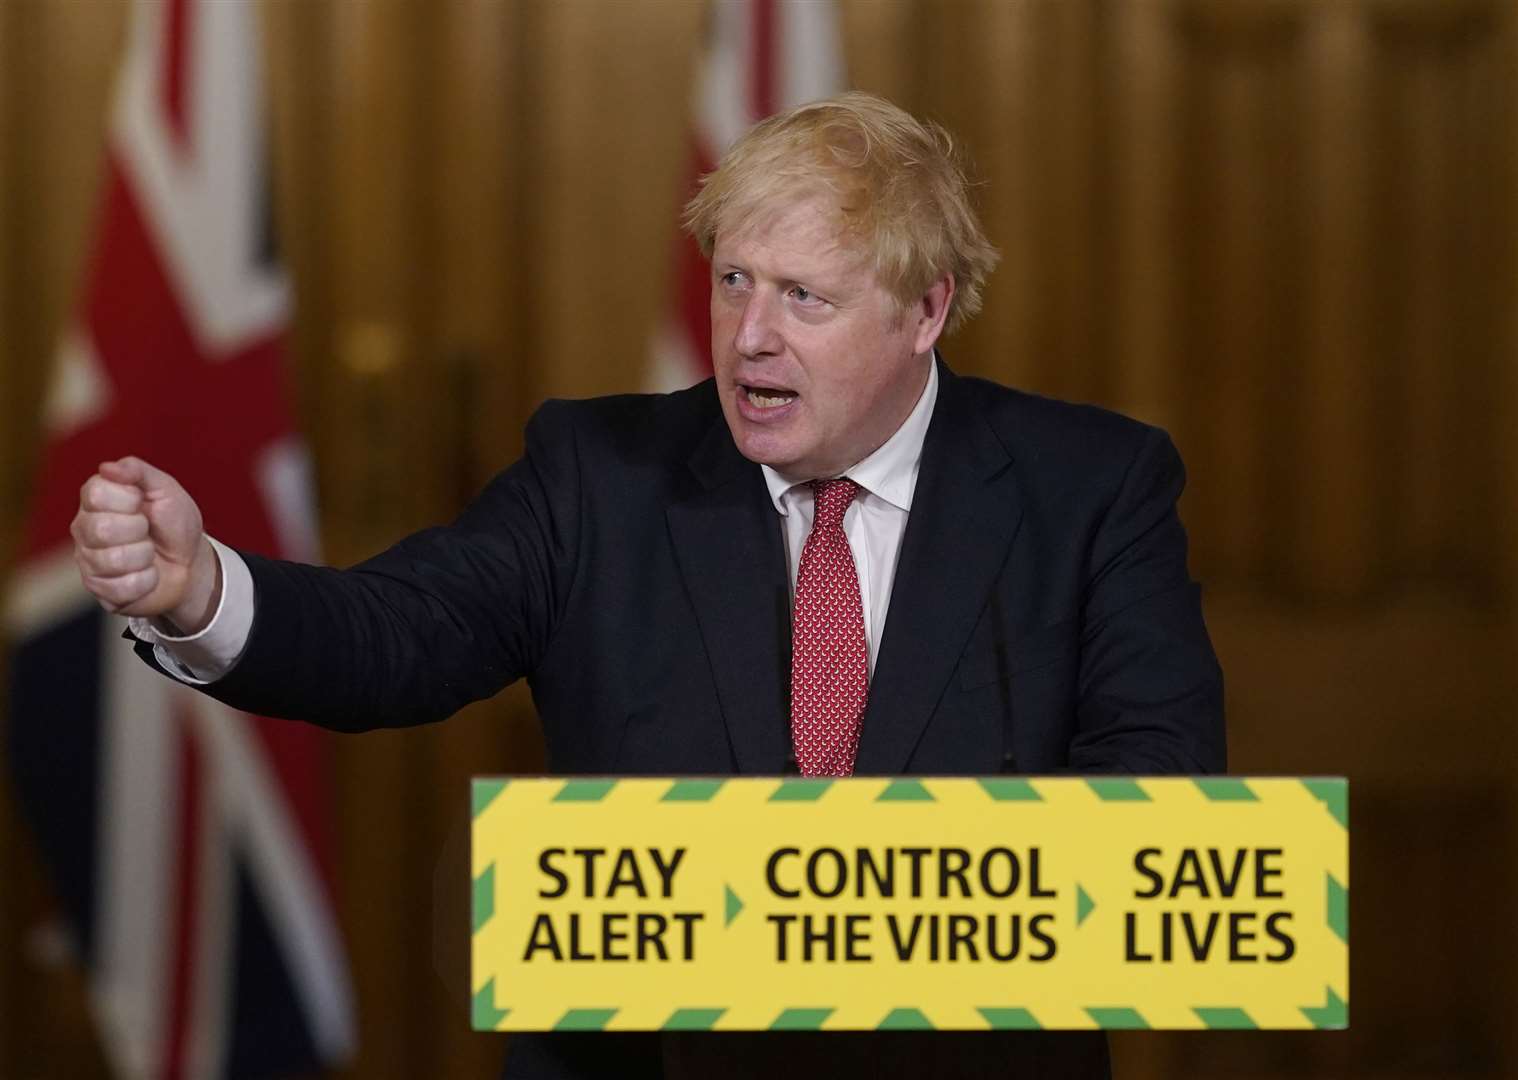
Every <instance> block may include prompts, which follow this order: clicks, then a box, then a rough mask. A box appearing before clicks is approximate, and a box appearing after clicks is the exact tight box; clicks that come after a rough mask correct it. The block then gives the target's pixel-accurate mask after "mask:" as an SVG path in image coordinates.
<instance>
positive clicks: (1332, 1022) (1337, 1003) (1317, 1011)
mask: <svg viewBox="0 0 1518 1080" xmlns="http://www.w3.org/2000/svg"><path fill="white" fill-rule="evenodd" d="M1324 990H1325V991H1326V992H1327V995H1328V1000H1327V1001H1326V1002H1324V1004H1322V1005H1304V1006H1302V1015H1303V1016H1305V1017H1307V1019H1308V1020H1310V1021H1311V1022H1312V1026H1313V1027H1315V1028H1319V1029H1320V1030H1321V1029H1333V1030H1342V1029H1344V1028H1347V1027H1349V1005H1348V1003H1347V1002H1345V1001H1344V999H1343V998H1341V997H1339V995H1338V994H1336V993H1334V988H1333V987H1331V986H1327V987H1324Z"/></svg>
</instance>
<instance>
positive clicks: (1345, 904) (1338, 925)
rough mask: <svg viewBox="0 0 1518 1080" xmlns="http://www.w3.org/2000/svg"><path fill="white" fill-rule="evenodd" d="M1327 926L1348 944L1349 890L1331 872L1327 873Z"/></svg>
mask: <svg viewBox="0 0 1518 1080" xmlns="http://www.w3.org/2000/svg"><path fill="white" fill-rule="evenodd" d="M1328 928H1329V929H1330V930H1332V931H1333V932H1334V936H1335V937H1337V938H1338V939H1339V940H1340V941H1342V942H1344V944H1346V945H1348V944H1349V890H1348V889H1346V888H1345V887H1344V886H1343V885H1340V884H1339V881H1338V879H1337V878H1335V877H1334V876H1333V875H1332V874H1329V875H1328Z"/></svg>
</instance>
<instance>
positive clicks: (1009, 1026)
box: [975, 1006, 1043, 1031]
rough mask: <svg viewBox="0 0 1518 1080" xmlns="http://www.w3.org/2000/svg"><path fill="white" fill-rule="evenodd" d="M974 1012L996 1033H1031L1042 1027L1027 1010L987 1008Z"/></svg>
mask: <svg viewBox="0 0 1518 1080" xmlns="http://www.w3.org/2000/svg"><path fill="white" fill-rule="evenodd" d="M975 1011H976V1012H978V1013H980V1015H981V1016H984V1017H985V1018H986V1023H988V1024H990V1025H991V1027H992V1028H994V1029H995V1030H997V1031H1032V1030H1035V1029H1037V1028H1041V1027H1043V1025H1042V1024H1040V1023H1039V1022H1038V1021H1037V1020H1035V1019H1033V1014H1032V1013H1030V1012H1029V1011H1028V1010H1027V1009H1019V1008H1016V1007H990V1006H987V1007H985V1008H981V1009H976V1010H975Z"/></svg>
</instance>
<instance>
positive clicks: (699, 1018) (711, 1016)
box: [664, 1008, 727, 1031]
mask: <svg viewBox="0 0 1518 1080" xmlns="http://www.w3.org/2000/svg"><path fill="white" fill-rule="evenodd" d="M725 1012H727V1010H726V1009H725V1008H724V1009H676V1010H675V1011H674V1012H672V1013H670V1014H669V1019H668V1020H666V1021H664V1030H665V1031H710V1030H711V1029H712V1025H714V1024H715V1023H716V1022H717V1020H718V1019H719V1018H720V1017H721V1016H722V1014H723V1013H725Z"/></svg>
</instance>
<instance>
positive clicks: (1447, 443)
mask: <svg viewBox="0 0 1518 1080" xmlns="http://www.w3.org/2000/svg"><path fill="white" fill-rule="evenodd" d="M843 11H844V16H845V27H844V29H845V45H846V48H847V52H848V64H849V70H850V73H851V76H852V79H853V82H854V84H855V85H857V86H860V87H863V88H866V89H871V90H876V91H879V92H882V93H884V94H886V95H888V96H890V97H892V98H894V99H896V100H898V101H900V102H901V103H903V104H905V105H907V106H908V107H910V108H913V109H916V110H919V111H922V112H925V113H928V114H931V115H933V116H935V117H938V118H939V119H941V120H943V121H944V122H946V123H947V124H948V125H949V126H950V127H951V128H953V129H955V130H956V131H958V132H959V133H960V134H961V135H962V136H963V138H964V140H965V141H966V143H967V144H968V146H969V148H970V150H971V152H972V155H973V157H974V159H975V160H976V161H977V163H978V167H979V171H980V174H981V176H982V177H983V179H984V181H985V183H984V186H983V187H982V188H981V189H980V198H981V202H982V206H983V209H984V214H985V219H986V223H987V226H988V228H989V230H990V232H991V234H992V237H993V239H994V240H995V241H996V242H997V243H998V244H999V245H1000V246H1001V248H1002V250H1003V252H1004V254H1005V261H1004V263H1003V265H1002V267H1001V268H1000V269H999V270H998V272H997V274H996V275H995V278H994V281H993V283H992V285H991V287H990V289H989V292H988V296H987V302H986V313H985V314H984V315H983V316H982V317H981V318H980V319H979V320H978V321H977V322H975V323H974V324H972V325H971V326H970V327H968V328H967V329H966V330H965V331H964V332H963V333H962V334H961V335H960V336H959V338H958V339H957V340H952V341H949V342H948V343H947V345H946V353H947V356H948V358H949V360H950V362H951V363H952V364H954V365H955V366H956V367H957V368H958V369H960V370H962V371H969V372H974V373H978V374H983V375H988V376H991V377H994V378H998V379H1001V380H1004V381H1007V382H1011V383H1016V384H1018V385H1022V386H1026V387H1031V388H1034V389H1037V390H1041V391H1045V392H1048V393H1053V394H1058V395H1062V396H1066V397H1073V398H1082V399H1089V400H1095V401H1099V402H1102V403H1105V404H1109V405H1111V406H1113V407H1116V408H1119V409H1123V410H1126V411H1129V412H1132V413H1135V414H1137V415H1138V416H1140V417H1143V418H1145V419H1148V420H1151V421H1154V422H1157V423H1161V424H1164V425H1165V426H1166V427H1168V428H1169V429H1170V430H1171V431H1172V432H1173V433H1174V435H1175V436H1176V439H1177V441H1178V443H1179V445H1180V447H1181V449H1182V452H1183V454H1184V455H1185V457H1186V460H1187V461H1188V463H1189V465H1190V468H1191V475H1192V484H1191V488H1190V491H1189V493H1188V495H1187V496H1186V501H1185V504H1184V510H1185V515H1186V518H1187V521H1188V524H1189V526H1190V528H1191V531H1192V535H1193V540H1194V562H1195V570H1196V573H1197V574H1198V576H1199V577H1201V578H1202V579H1203V581H1204V582H1205V583H1206V584H1207V586H1208V589H1209V594H1208V597H1209V598H1208V614H1209V620H1210V623H1211V625H1212V628H1213V631H1214V635H1215V637H1216V639H1217V643H1218V646H1219V651H1220V653H1221V654H1222V657H1223V662H1224V667H1225V670H1226V672H1227V674H1228V679H1229V703H1230V704H1229V707H1230V726H1231V741H1232V764H1233V766H1234V768H1235V770H1236V771H1242V772H1272V771H1281V772H1287V771H1290V772H1315V773H1340V772H1342V773H1347V774H1348V775H1349V776H1350V777H1351V778H1352V781H1353V784H1354V787H1353V790H1354V803H1353V807H1354V809H1353V814H1354V827H1355V845H1354V852H1355V854H1354V869H1353V877H1354V886H1355V887H1354V890H1353V895H1354V897H1355V901H1354V904H1355V906H1354V909H1353V914H1352V918H1353V923H1354V927H1355V937H1354V944H1355V958H1354V975H1353V979H1352V981H1353V983H1354V998H1353V1001H1354V1009H1353V1013H1352V1022H1353V1028H1352V1030H1351V1031H1350V1032H1349V1033H1348V1034H1344V1035H1312V1036H1301V1037H1289V1038H1287V1037H1279V1036H1255V1037H1250V1036H1246V1035H1235V1034H1229V1035H1228V1036H1226V1037H1225V1036H1201V1035H1193V1036H1145V1037H1134V1036H1125V1037H1124V1038H1122V1039H1120V1040H1119V1041H1118V1043H1117V1049H1118V1060H1119V1068H1118V1075H1119V1076H1121V1077H1128V1078H1136V1077H1170V1076H1213V1075H1220V1074H1224V1073H1228V1074H1234V1075H1245V1074H1247V1075H1253V1076H1280V1077H1286V1076H1294V1077H1296V1076H1322V1077H1328V1076H1335V1077H1339V1076H1379V1075H1397V1076H1410V1075H1419V1076H1428V1077H1435V1076H1440V1077H1450V1076H1487V1075H1491V1076H1497V1075H1505V1074H1511V1073H1512V1072H1513V1071H1514V1070H1518V1048H1515V1046H1514V1039H1513V1036H1512V1035H1511V1034H1509V1031H1510V1028H1511V1027H1512V1023H1511V1021H1512V1020H1513V1019H1514V1016H1513V1007H1514V1001H1513V990H1514V984H1515V979H1514V972H1513V958H1514V955H1515V951H1514V946H1515V944H1518V942H1515V932H1514V929H1513V924H1514V919H1513V916H1512V914H1511V913H1512V911H1513V910H1514V908H1515V900H1518V890H1515V875H1514V871H1513V860H1514V858H1515V857H1518V853H1515V846H1518V845H1515V842H1514V837H1515V827H1514V825H1515V818H1514V814H1515V804H1518V800H1515V797H1514V794H1515V792H1514V757H1513V751H1514V742H1515V740H1514V737H1513V734H1512V729H1513V727H1514V722H1515V720H1518V716H1515V713H1518V707H1515V700H1518V695H1515V679H1514V675H1513V669H1514V666H1515V665H1514V664H1513V652H1514V645H1515V643H1518V632H1515V630H1514V626H1513V622H1514V620H1513V618H1512V616H1513V608H1514V595H1515V589H1514V578H1515V576H1518V558H1515V556H1514V551H1515V550H1518V548H1515V545H1514V539H1515V531H1518V530H1515V525H1514V506H1515V502H1518V499H1515V496H1518V483H1515V480H1518V445H1515V441H1514V437H1513V434H1512V431H1513V428H1514V425H1515V421H1518V392H1515V385H1514V384H1515V379H1514V375H1513V372H1514V362H1513V360H1514V346H1515V342H1514V339H1513V338H1514V335H1513V320H1512V317H1511V312H1512V310H1513V308H1514V301H1515V299H1518V289H1515V280H1514V264H1515V258H1514V246H1515V245H1514V241H1515V236H1518V220H1515V218H1518V205H1515V198H1514V190H1515V185H1514V182H1513V181H1514V178H1515V175H1514V144H1515V132H1518V127H1515V123H1514V119H1515V118H1514V105H1515V101H1518V99H1515V90H1518V87H1515V63H1514V55H1515V15H1518V12H1515V9H1514V5H1513V4H1512V3H1510V2H1506V0H958V2H956V3H953V4H948V3H936V2H932V0H900V2H892V0H847V2H845V3H844V4H843ZM124 16H125V9H124V7H122V6H121V4H119V3H117V2H115V0H0V253H3V254H0V553H3V552H4V551H9V550H10V548H11V545H12V543H13V541H14V537H15V533H16V529H17V523H18V520H19V516H20V513H21V507H22V505H23V502H24V498H25V495H26V492H27V490H28V488H29V486H30V484H31V483H32V477H31V473H30V464H31V461H32V459H33V455H34V450H35V440H36V434H37V411H38V402H39V400H40V395H41V393H42V389H43V383H44V379H45V376H46V371H47V363H48V357H49V353H50V347H51V344H52V342H53V341H54V339H55V338H56V336H57V334H58V330H59V327H60V325H61V322H62V320H63V319H64V318H65V317H66V314H67V311H68V307H69V303H70V299H71V296H72V294H73V290H74V288H75V283H76V282H77V280H78V276H79V270H80V264H81V260H82V257H83V252H84V248H83V243H84V240H85V237H86V235H87V233H88V229H89V224H90V220H91V211H92V207H93V202H94V192H95V187H96V183H97V181H98V179H99V172H98V167H99V163H100V137H101V133H102V128H103V118H104V115H105V103H106V100H107V96H108V92H109V86H110V78H111V72H112V69H113V64H114V62H115V59H116V57H117V55H118V52H119V49H120V47H121V44H122V30H123V27H124V24H125V22H124ZM262 16H263V25H264V29H265V32H266V34H265V36H266V40H267V71H268V73H269V77H270V81H271V84H272V87H273V104H274V111H273V120H274V147H275V151H276V176H277V180H278V193H277V195H278V213H279V223H280V226H281V229H282V236H283V242H284V246H285V250H286V252H287V255H288V259H289V262H290V264H291V266H292V268H293V270H294V274H295V280H296V287H297V288H296V292H297V296H298V301H299V315H298V322H297V325H296V332H295V340H294V355H293V359H292V371H293V373H294V376H295V379H296V384H297V389H298V394H299V404H300V411H301V416H302V418H303V420H304V423H305V428H306V431H307V432H308V434H309V436H310V438H311V440H312V442H313V444H314V447H315V451H316V459H317V464H318V471H319V481H320V493H321V499H322V524H323V529H324V540H325V544H326V550H327V554H328V557H329V558H330V559H331V560H332V561H334V562H338V563H346V562H350V561H353V560H356V559H358V558H360V557H362V556H364V555H366V554H368V553H370V552H373V551H374V550H376V549H378V548H379V547H381V546H382V545H384V544H385V543H387V542H388V541H390V540H392V539H394V538H395V537H397V536H398V535H400V534H401V533H403V532H404V531H406V530H408V529H411V528H414V527H417V526H420V525H423V524H426V523H430V522H434V521H437V520H439V519H443V518H446V517H447V516H449V515H450V514H451V513H452V512H454V511H455V510H457V508H458V507H459V506H460V504H461V502H462V501H463V500H464V499H465V498H466V497H467V496H468V494H469V493H470V492H471V491H473V490H474V489H475V488H477V487H478V486H479V485H481V484H482V483H483V482H484V481H485V479H486V478H488V477H489V476H490V475H491V474H492V473H493V472H494V471H495V470H496V469H497V468H498V467H500V465H501V464H502V463H504V462H506V461H509V460H510V459H511V458H512V456H513V455H514V454H515V453H516V452H517V451H518V449H519V447H520V438H521V435H520V433H521V430H522V425H523V422H524V420H525V419H526V417H527V416H528V414H529V413H530V412H531V410H532V408H533V406H534V404H535V403H536V402H537V401H539V400H541V399H542V398H543V397H545V396H548V395H586V394H596V393H604V392H610V391H617V390H625V389H630V388H636V387H637V386H638V385H639V379H640V373H641V371H642V367H643V357H644V343H645V341H646V340H647V339H648V336H649V331H650V327H651V325H652V324H653V322H654V319H655V315H656V313H657V311H658V305H659V301H660V298H661V296H662V295H663V292H664V287H665V270H666V264H667V261H668V259H667V256H668V254H669V251H670V245H671V220H672V217H673V212H674V209H675V206H676V203H677V197H678V192H677V190H676V186H675V185H676V184H677V182H678V170H679V166H680V165H681V163H682V161H683V157H684V154H683V149H684V134H685V132H684V125H685V120H686V116H687V112H688V110H687V106H686V102H687V99H688V86H689V82H690V75H691V61H692V56H693V53H694V49H695V47H696V43H697V40H698V35H699V32H700V23H701V17H702V8H701V5H700V4H698V3H695V2H693V0H662V2H660V0H642V2H638V3H634V2H631V0H627V2H621V0H556V2H550V0H448V2H446V3H437V2H422V0H414V2H402V0H301V2H296V0H287V2H278V3H272V2H271V3H268V4H266V5H264V7H263V8H262ZM128 449H130V448H126V447H123V450H128ZM69 479H70V482H72V481H73V480H74V478H69ZM81 479H82V478H81ZM210 525H211V527H212V528H213V529H214V527H215V523H214V522H212V523H210ZM337 756H338V774H337V778H336V783H335V787H334V797H335V800H336V803H337V807H338V813H339V821H340V839H341V845H340V851H341V856H340V858H341V864H340V868H339V879H340V887H341V889H342V902H341V906H342V912H343V918H344V926H345V929H346V932H347V935H348V938H349V942H350V944H351V947H352V952H353V962H354V967H355V979H356V983H357V988H358V992H359V1002H360V1008H361V1014H360V1033H361V1046H360V1050H359V1056H358V1058H357V1060H356V1061H355V1063H354V1065H353V1066H352V1069H351V1070H350V1073H349V1074H350V1075H354V1076H366V1077H367V1076H423V1075H449V1076H454V1075H458V1076H464V1075H481V1076H484V1075H490V1074H491V1073H492V1072H493V1070H494V1069H495V1068H496V1066H497V1064H498V1061H499V1056H500V1042H499V1040H498V1039H496V1038H493V1037H485V1036H473V1035H471V1034H470V1033H469V1032H468V1031H467V1020H466V1016H465V1011H464V1008H463V1005H462V1002H461V1001H460V1000H457V999H456V998H455V997H454V996H451V993H450V991H449V990H447V989H445V986H444V982H445V980H443V979H440V978H439V977H438V976H437V975H436V974H435V973H434V968H435V967H440V968H441V969H442V970H443V971H444V972H446V973H447V975H448V978H449V979H450V980H452V981H453V982H454V983H455V984H458V983H460V982H462V963H463V953H462V948H463V946H462V941H463V936H462V935H463V930H462V927H463V917H462V906H461V905H462V904H463V902H464V901H463V897H464V894H465V890H464V888H463V886H462V882H463V878H462V877H461V876H457V874H456V873H454V872H453V871H452V869H451V868H452V867H454V866H457V867H462V866H463V862H462V861H461V860H458V861H457V862H454V863H451V862H449V853H452V855H453V856H457V854H458V851H459V847H458V844H459V840H460V837H461V833H460V831H459V830H460V829H461V828H462V825H463V821H464V818H465V814H464V811H463V806H464V782H465V778H466V777H467V776H468V775H469V774H470V773H471V772H475V771H485V770H490V771H502V770H532V769H535V768H538V767H539V766H540V763H541V755H540V750H539V748H538V744H537V741H536V735H535V732H534V727H533V721H532V714H531V705H530V701H529V700H528V698H527V697H526V695H525V694H524V693H523V692H521V691H520V690H519V689H514V690H511V691H508V692H507V693H505V694H504V695H502V697H501V698H500V699H498V700H496V701H494V702H490V703H487V704H483V705H480V706H477V707H475V708H473V709H470V710H468V711H466V713H465V714H463V715H462V716H460V717H459V718H456V719H455V720H453V721H452V722H450V723H448V724H445V725H442V726H441V727H435V728H432V729H428V730H422V731H411V732H397V733H385V734H374V735H367V736H364V737H361V738H351V739H344V740H342V741H341V742H340V744H339V746H338V750H337ZM0 857H3V864H0V865H3V868H4V869H3V880H0V956H3V961H0V1074H4V1075H7V1076H10V1075H28V1076H30V1075H89V1074H90V1073H92V1072H95V1071H98V1070H99V1069H100V1068H101V1066H100V1064H99V1057H98V1050H96V1049H95V1048H94V1046H93V1044H92V1041H91V1038H90V1037H89V1036H88V1035H87V1034H86V1033H87V1032H88V1030H89V1028H88V1025H87V1022H86V1019H85V1013H84V1005H83V999H82V995H81V993H80V986H79V983H78V980H77V978H76V977H74V976H73V975H71V974H70V973H68V972H67V971H66V970H58V969H56V968H50V967H48V966H46V965H45V964H42V963H40V962H39V959H40V958H39V951H38V950H37V949H36V948H35V944H36V942H35V939H34V937H33V936H31V935H30V933H29V931H30V928H31V927H32V926H34V925H35V923H36V922H37V920H38V918H39V916H40V915H41V914H42V913H43V912H44V911H45V910H46V905H47V901H46V892H45V887H44V886H43V884H42V882H41V881H40V879H39V876H38V873H37V869H36V865H35V861H34V855H33V852H32V850H31V848H30V847H29V843H28V841H27V839H26V838H25V837H24V836H23V835H22V834H21V833H20V831H19V829H18V827H17V823H16V821H15V818H14V812H13V811H12V809H11V807H10V804H9V803H8V802H6V801H4V800H0ZM438 867H441V869H438V870H436V871H435V868H438ZM435 895H436V896H437V897H439V898H442V899H443V902H441V903H439V904H437V905H435V904H434V896H435ZM435 909H437V910H440V911H441V914H440V915H439V914H436V912H435ZM435 922H437V923H439V924H440V925H442V926H443V927H444V931H445V932H444V933H443V934H442V935H440V937H441V940H442V941H443V943H444V944H442V945H440V946H438V947H437V948H436V949H435V948H434V946H433V944H432V940H433V936H434V935H433V926H434V923H435ZM455 929H456V930H457V933H456V935H455V936H453V937H450V936H449V931H452V930H455ZM450 942H451V943H452V944H450Z"/></svg>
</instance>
